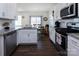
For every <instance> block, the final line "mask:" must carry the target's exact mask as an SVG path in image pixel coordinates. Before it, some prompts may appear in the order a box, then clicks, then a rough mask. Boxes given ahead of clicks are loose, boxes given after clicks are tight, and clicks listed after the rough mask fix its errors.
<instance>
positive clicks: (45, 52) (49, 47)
mask: <svg viewBox="0 0 79 59" xmlns="http://www.w3.org/2000/svg"><path fill="white" fill-rule="evenodd" d="M58 55H59V54H58V52H57V51H56V49H55V47H54V45H53V44H52V43H51V42H50V40H49V37H48V35H44V34H38V44H37V45H19V46H18V47H17V49H16V50H15V51H14V53H13V54H12V56H58Z"/></svg>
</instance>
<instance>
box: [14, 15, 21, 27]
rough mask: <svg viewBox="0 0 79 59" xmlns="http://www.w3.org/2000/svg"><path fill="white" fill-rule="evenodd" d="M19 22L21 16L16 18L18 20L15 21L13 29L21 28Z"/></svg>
mask: <svg viewBox="0 0 79 59" xmlns="http://www.w3.org/2000/svg"><path fill="white" fill-rule="evenodd" d="M21 20H22V16H18V19H17V20H15V27H17V28H20V27H21V25H22V24H21Z"/></svg>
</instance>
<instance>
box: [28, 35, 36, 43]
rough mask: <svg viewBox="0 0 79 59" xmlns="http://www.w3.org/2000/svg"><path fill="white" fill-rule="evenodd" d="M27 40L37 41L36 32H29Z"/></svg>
mask: <svg viewBox="0 0 79 59" xmlns="http://www.w3.org/2000/svg"><path fill="white" fill-rule="evenodd" d="M29 40H30V41H29V43H37V33H34V34H33V33H30V36H29Z"/></svg>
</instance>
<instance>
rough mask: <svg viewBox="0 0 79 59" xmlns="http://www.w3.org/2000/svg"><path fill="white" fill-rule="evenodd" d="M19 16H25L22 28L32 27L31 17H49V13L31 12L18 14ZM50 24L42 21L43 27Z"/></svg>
mask: <svg viewBox="0 0 79 59" xmlns="http://www.w3.org/2000/svg"><path fill="white" fill-rule="evenodd" d="M18 15H22V16H24V19H22V26H23V27H24V26H26V25H30V16H42V17H48V12H47V11H30V12H18ZM46 24H48V21H43V19H42V26H45V25H46Z"/></svg>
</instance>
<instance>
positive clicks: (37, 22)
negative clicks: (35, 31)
mask: <svg viewBox="0 0 79 59" xmlns="http://www.w3.org/2000/svg"><path fill="white" fill-rule="evenodd" d="M30 18H31V26H32V27H36V28H39V27H40V26H41V20H42V17H41V16H31V17H30Z"/></svg>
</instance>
